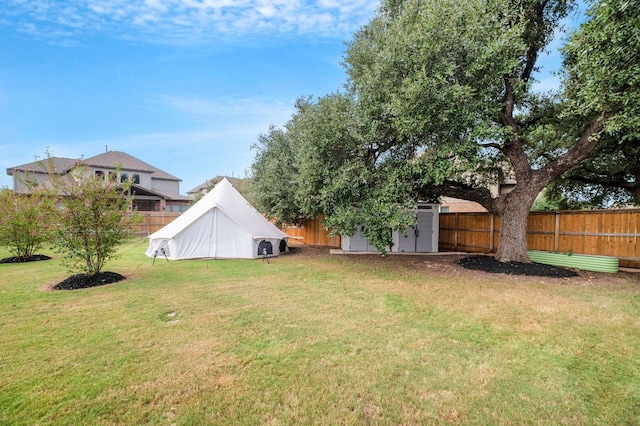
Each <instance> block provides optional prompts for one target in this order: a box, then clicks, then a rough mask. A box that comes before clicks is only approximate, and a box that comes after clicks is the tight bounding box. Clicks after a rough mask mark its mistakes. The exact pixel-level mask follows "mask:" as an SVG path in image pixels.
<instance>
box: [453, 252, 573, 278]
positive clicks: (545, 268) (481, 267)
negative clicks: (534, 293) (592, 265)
mask: <svg viewBox="0 0 640 426" xmlns="http://www.w3.org/2000/svg"><path fill="white" fill-rule="evenodd" d="M458 264H459V265H460V266H462V267H464V268H467V269H472V270H476V271H483V272H491V273H497V274H509V275H527V276H535V277H552V278H569V277H577V276H578V275H579V274H578V273H577V272H575V271H574V270H571V269H567V268H561V267H558V266H552V265H544V264H542V263H521V262H498V261H497V260H495V259H494V258H493V257H491V256H470V257H465V258H464V259H460V260H459V261H458Z"/></svg>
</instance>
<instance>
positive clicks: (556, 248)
mask: <svg viewBox="0 0 640 426" xmlns="http://www.w3.org/2000/svg"><path fill="white" fill-rule="evenodd" d="M553 251H560V212H556V224H555V229H554V231H553Z"/></svg>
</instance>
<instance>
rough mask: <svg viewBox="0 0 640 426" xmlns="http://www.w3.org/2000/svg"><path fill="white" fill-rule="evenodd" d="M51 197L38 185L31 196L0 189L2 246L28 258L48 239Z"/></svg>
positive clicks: (0, 235)
mask: <svg viewBox="0 0 640 426" xmlns="http://www.w3.org/2000/svg"><path fill="white" fill-rule="evenodd" d="M48 202H49V198H47V197H45V196H44V194H43V192H42V191H41V190H39V189H37V188H32V191H31V193H30V194H29V195H23V194H16V193H14V192H13V191H11V190H9V189H8V188H1V189H0V246H2V247H5V248H6V249H7V250H9V252H10V253H11V255H12V256H14V257H23V258H26V257H29V256H31V255H33V254H35V253H36V251H37V250H39V249H40V248H41V247H42V246H43V245H44V244H45V242H47V240H48V238H49V231H50V230H49V223H50V221H49V220H48V217H47V215H46V210H47V209H46V206H47V203H48Z"/></svg>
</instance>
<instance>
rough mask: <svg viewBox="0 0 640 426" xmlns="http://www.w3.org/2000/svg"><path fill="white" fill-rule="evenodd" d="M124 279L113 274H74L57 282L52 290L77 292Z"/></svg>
mask: <svg viewBox="0 0 640 426" xmlns="http://www.w3.org/2000/svg"><path fill="white" fill-rule="evenodd" d="M124 279H125V277H123V276H122V275H120V274H118V273H115V272H100V273H99V274H96V275H87V274H76V275H72V276H70V277H69V278H67V279H65V280H64V281H61V282H59V283H58V284H56V285H54V286H53V287H52V288H53V289H54V290H78V289H81V288H90V287H97V286H101V285H105V284H112V283H117V282H118V281H122V280H124Z"/></svg>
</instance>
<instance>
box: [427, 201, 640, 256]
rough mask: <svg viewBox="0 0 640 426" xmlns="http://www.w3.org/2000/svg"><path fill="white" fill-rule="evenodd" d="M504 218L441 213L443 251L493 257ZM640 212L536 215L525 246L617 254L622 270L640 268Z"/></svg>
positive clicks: (531, 248) (473, 214)
mask: <svg viewBox="0 0 640 426" xmlns="http://www.w3.org/2000/svg"><path fill="white" fill-rule="evenodd" d="M499 234H500V220H499V219H498V217H496V216H495V215H493V214H491V213H441V214H440V240H439V245H438V247H439V249H440V250H441V251H448V250H452V251H465V252H470V253H495V251H496V248H497V246H498V242H499ZM639 238H640V209H633V210H631V209H629V210H584V211H582V210H580V211H555V212H532V213H530V214H529V219H528V225H527V248H528V249H529V250H540V251H550V252H560V253H575V254H589V255H599V256H613V257H617V258H618V259H620V266H626V267H632V268H640V247H638V245H639V244H638V243H639V241H638V240H639Z"/></svg>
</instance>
